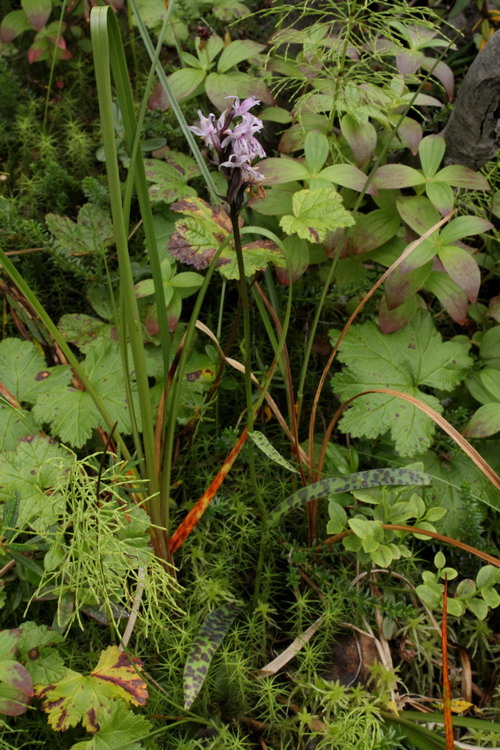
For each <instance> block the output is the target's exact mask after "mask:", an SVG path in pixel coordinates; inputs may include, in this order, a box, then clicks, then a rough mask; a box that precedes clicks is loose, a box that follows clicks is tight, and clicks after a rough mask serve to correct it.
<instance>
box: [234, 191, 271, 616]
mask: <svg viewBox="0 0 500 750" xmlns="http://www.w3.org/2000/svg"><path fill="white" fill-rule="evenodd" d="M230 215H231V223H232V225H233V237H234V248H235V250H236V258H237V261H238V276H239V292H240V296H241V303H242V310H243V341H244V359H243V362H244V365H245V398H246V408H247V426H248V432H249V433H251V432H252V431H253V424H254V408H253V399H252V380H251V373H252V355H251V351H252V350H251V345H252V341H251V330H250V306H249V297H248V287H247V281H246V277H245V265H244V263H243V250H242V247H241V236H240V226H239V223H238V217H239V210H238V208H237V207H236V206H235V205H231V210H230ZM247 451H248V468H249V472H250V482H251V485H252V489H253V493H254V496H255V501H256V503H257V507H258V511H259V513H260V516H261V522H262V526H261V537H260V549H259V556H258V559H257V567H256V569H255V583H254V593H253V601H254V606H255V605H256V604H257V601H258V596H259V592H260V586H261V580H262V568H263V564H264V554H265V549H266V545H267V538H268V529H267V511H266V506H265V504H264V501H263V499H262V495H261V492H260V488H259V486H258V484H257V472H256V470H255V454H254V446H253V443H252V442H251V441H248V443H247Z"/></svg>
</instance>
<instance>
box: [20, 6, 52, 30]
mask: <svg viewBox="0 0 500 750" xmlns="http://www.w3.org/2000/svg"><path fill="white" fill-rule="evenodd" d="M21 7H22V9H23V10H24V12H25V13H26V17H27V19H28V21H29V22H30V24H31V25H32V26H33V28H34V29H35V30H36V31H40V30H41V29H43V27H44V26H45V24H46V23H47V21H48V20H49V16H50V14H51V11H52V2H51V0H21Z"/></svg>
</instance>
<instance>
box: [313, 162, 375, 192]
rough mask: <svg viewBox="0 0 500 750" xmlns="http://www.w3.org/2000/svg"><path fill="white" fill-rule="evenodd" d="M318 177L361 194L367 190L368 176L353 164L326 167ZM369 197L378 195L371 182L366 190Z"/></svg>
mask: <svg viewBox="0 0 500 750" xmlns="http://www.w3.org/2000/svg"><path fill="white" fill-rule="evenodd" d="M318 177H322V178H323V179H325V180H328V181H329V182H333V183H335V185H342V187H347V188H351V190H357V191H358V193H360V192H361V191H362V190H364V189H365V185H366V180H367V179H368V177H367V175H366V174H365V173H364V172H362V171H361V170H360V169H358V168H357V167H355V166H353V165H352V164H334V165H333V166H332V167H325V169H322V170H321V172H320V173H319V175H318ZM366 192H367V193H368V195H373V194H374V193H376V192H377V191H376V189H375V186H374V184H373V182H370V184H369V185H368V187H367V188H366Z"/></svg>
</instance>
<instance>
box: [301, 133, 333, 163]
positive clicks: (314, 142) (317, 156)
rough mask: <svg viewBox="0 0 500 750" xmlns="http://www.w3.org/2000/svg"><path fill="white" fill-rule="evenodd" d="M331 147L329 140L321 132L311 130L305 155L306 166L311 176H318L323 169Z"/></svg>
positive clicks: (306, 143) (306, 141)
mask: <svg viewBox="0 0 500 750" xmlns="http://www.w3.org/2000/svg"><path fill="white" fill-rule="evenodd" d="M329 151H330V145H329V143H328V138H327V137H326V135H324V133H321V132H320V131H319V130H310V131H309V133H308V134H307V135H306V140H305V143H304V153H305V157H306V164H307V166H308V168H309V171H310V172H311V174H317V173H318V172H320V170H321V169H322V168H323V165H324V163H325V161H326V159H327V157H328V153H329Z"/></svg>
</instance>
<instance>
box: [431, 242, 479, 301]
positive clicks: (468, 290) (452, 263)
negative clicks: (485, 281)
mask: <svg viewBox="0 0 500 750" xmlns="http://www.w3.org/2000/svg"><path fill="white" fill-rule="evenodd" d="M438 255H439V260H440V261H441V263H442V264H443V267H444V269H445V271H446V273H447V274H448V276H450V278H452V279H453V281H454V282H455V283H456V284H458V286H459V287H460V289H462V290H463V291H464V292H465V294H466V295H467V297H468V299H469V301H470V302H475V301H476V299H477V295H478V292H479V287H480V285H481V272H480V270H479V266H478V265H477V263H476V261H475V259H474V258H473V257H472V255H470V254H469V253H468V252H467V250H463V249H462V248H461V247H457V246H456V245H445V247H442V248H441V249H440V250H439V252H438Z"/></svg>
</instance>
